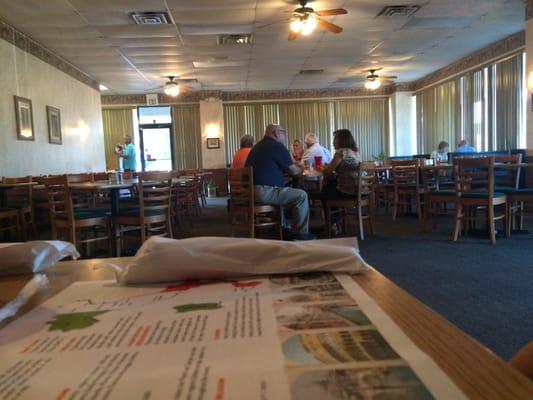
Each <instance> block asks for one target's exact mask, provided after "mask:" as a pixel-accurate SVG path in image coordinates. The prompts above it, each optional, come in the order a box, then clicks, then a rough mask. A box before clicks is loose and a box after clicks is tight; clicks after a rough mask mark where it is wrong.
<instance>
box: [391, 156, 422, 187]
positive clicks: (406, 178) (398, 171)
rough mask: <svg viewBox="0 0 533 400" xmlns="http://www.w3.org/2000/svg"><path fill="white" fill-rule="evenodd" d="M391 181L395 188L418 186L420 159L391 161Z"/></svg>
mask: <svg viewBox="0 0 533 400" xmlns="http://www.w3.org/2000/svg"><path fill="white" fill-rule="evenodd" d="M391 165H392V180H393V182H394V186H395V187H402V186H415V187H419V185H420V159H413V160H393V161H391Z"/></svg>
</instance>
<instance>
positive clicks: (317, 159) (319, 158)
mask: <svg viewBox="0 0 533 400" xmlns="http://www.w3.org/2000/svg"><path fill="white" fill-rule="evenodd" d="M321 166H322V156H315V168H320V167H321Z"/></svg>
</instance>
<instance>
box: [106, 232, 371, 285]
mask: <svg viewBox="0 0 533 400" xmlns="http://www.w3.org/2000/svg"><path fill="white" fill-rule="evenodd" d="M104 267H106V268H110V269H113V270H114V271H115V273H116V277H117V281H118V282H121V283H125V284H139V283H156V282H174V281H182V280H197V279H224V278H237V277H246V276H252V275H264V274H286V273H301V272H309V271H333V272H353V273H357V272H363V271H365V270H366V269H367V268H368V265H367V264H366V263H365V261H364V260H363V259H362V258H361V256H360V255H359V251H358V249H357V239H355V238H348V239H329V240H314V241H302V242H283V241H279V240H261V239H241V238H224V237H198V238H190V239H183V240H173V239H166V238H161V237H157V236H156V237H152V238H150V239H149V240H148V241H146V242H145V243H144V244H143V245H142V247H141V248H140V249H139V251H138V252H137V254H136V255H135V257H133V259H132V260H131V262H129V263H128V264H127V265H126V267H124V268H121V267H119V266H116V265H112V264H107V265H105V266H104Z"/></svg>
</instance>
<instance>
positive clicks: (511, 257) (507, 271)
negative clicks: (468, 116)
mask: <svg viewBox="0 0 533 400" xmlns="http://www.w3.org/2000/svg"><path fill="white" fill-rule="evenodd" d="M450 222H451V221H448V222H446V221H443V224H442V225H441V226H439V228H438V229H437V230H435V231H433V230H430V231H428V232H427V233H422V232H421V231H420V229H419V226H418V220H417V219H416V218H413V217H409V216H407V217H399V218H398V220H397V221H396V222H392V218H391V216H390V215H380V216H378V217H377V223H376V228H377V232H376V235H375V236H373V237H368V238H366V239H365V240H363V241H360V242H359V244H360V249H361V254H362V256H363V258H364V259H365V260H366V261H367V262H368V263H369V264H371V265H372V266H374V267H375V268H376V269H377V270H379V271H380V272H381V273H383V274H384V275H385V276H387V277H388V278H389V279H391V280H392V281H394V282H395V283H396V284H397V285H398V286H400V287H402V288H403V289H405V290H406V291H407V292H409V293H410V294H411V295H413V296H415V297H416V298H418V299H419V300H420V301H422V302H423V303H424V304H426V305H427V306H429V307H430V308H432V309H433V310H434V311H436V312H437V313H439V314H441V315H442V316H444V318H446V319H448V320H449V321H450V322H452V323H453V324H455V325H456V326H458V327H459V328H460V329H462V330H463V331H465V332H466V333H467V334H468V335H470V336H472V337H473V338H475V339H476V340H478V341H479V342H481V343H482V344H483V345H485V346H487V347H488V348H489V349H491V350H492V351H493V352H495V353H496V354H498V355H499V356H500V357H502V358H504V359H509V358H510V357H511V356H512V355H513V354H514V353H516V351H517V350H518V349H519V348H520V347H522V346H523V345H524V344H526V343H528V342H529V341H531V340H533V234H531V235H523V234H522V235H513V236H512V237H511V238H510V239H506V238H501V239H500V238H499V239H498V241H497V243H496V245H491V244H490V242H489V240H488V239H486V237H485V236H477V237H475V236H472V237H462V238H460V239H459V241H458V242H456V243H453V242H452V241H451V239H450V238H451V235H450V230H451V223H450ZM183 225H184V230H183V234H182V237H189V236H230V235H231V227H230V225H229V224H228V219H227V212H226V199H225V198H217V199H208V207H207V208H205V209H204V212H203V215H202V216H201V217H194V218H193V219H192V225H189V224H188V222H187V221H185V222H184V224H183ZM320 225H321V224H320V221H318V220H317V219H316V218H314V219H313V221H312V223H311V228H312V230H313V231H315V232H316V233H317V234H318V236H319V237H321V236H323V233H322V232H321V231H320Z"/></svg>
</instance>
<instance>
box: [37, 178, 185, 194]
mask: <svg viewBox="0 0 533 400" xmlns="http://www.w3.org/2000/svg"><path fill="white" fill-rule="evenodd" d="M191 180H192V179H187V178H172V183H186V182H190V181H191ZM138 183H139V179H138V178H133V179H124V180H123V181H122V182H121V183H117V182H113V183H111V182H109V181H94V182H74V183H69V187H70V188H71V189H74V190H93V191H99V190H102V191H105V190H112V189H128V188H130V187H132V186H133V185H137V184H138ZM145 184H147V185H150V181H145ZM34 189H35V190H44V185H36V186H34Z"/></svg>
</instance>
